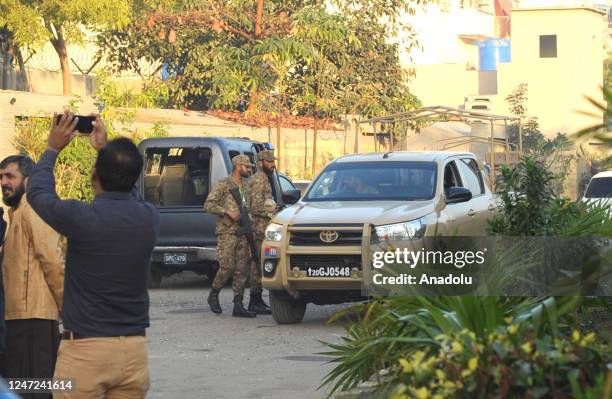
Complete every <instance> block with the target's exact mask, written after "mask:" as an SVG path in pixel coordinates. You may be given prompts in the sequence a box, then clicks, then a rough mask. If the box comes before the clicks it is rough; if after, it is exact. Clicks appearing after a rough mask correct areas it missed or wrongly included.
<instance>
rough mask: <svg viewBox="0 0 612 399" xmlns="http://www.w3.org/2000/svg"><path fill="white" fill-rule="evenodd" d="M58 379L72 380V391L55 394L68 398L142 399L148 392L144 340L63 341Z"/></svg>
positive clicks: (98, 339)
mask: <svg viewBox="0 0 612 399" xmlns="http://www.w3.org/2000/svg"><path fill="white" fill-rule="evenodd" d="M54 377H55V378H71V379H73V381H74V388H73V390H72V391H70V392H55V393H54V394H53V397H54V398H60V399H63V398H66V399H139V398H144V397H145V395H146V394H147V391H148V390H149V365H148V357H147V348H146V339H145V337H108V338H85V339H74V340H73V339H70V340H69V339H63V340H62V342H61V343H60V347H59V352H58V359H57V364H56V366H55V375H54Z"/></svg>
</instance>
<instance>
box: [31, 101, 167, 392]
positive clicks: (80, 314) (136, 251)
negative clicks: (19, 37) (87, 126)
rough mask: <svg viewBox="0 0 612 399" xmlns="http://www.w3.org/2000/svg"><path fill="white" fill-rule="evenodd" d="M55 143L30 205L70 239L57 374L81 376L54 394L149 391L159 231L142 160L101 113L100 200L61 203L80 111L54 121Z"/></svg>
mask: <svg viewBox="0 0 612 399" xmlns="http://www.w3.org/2000/svg"><path fill="white" fill-rule="evenodd" d="M53 120H54V123H53V126H52V128H51V132H50V134H49V139H48V142H47V150H46V151H45V153H44V154H43V155H42V157H41V159H40V161H39V162H38V164H37V165H36V166H35V167H34V169H33V171H32V175H31V177H30V182H29V185H28V199H29V200H30V203H31V204H32V208H33V209H34V210H35V211H36V213H38V214H39V215H40V217H41V218H42V219H43V220H44V221H45V222H47V223H48V224H49V225H50V226H51V227H53V228H54V229H55V230H57V231H58V232H59V233H60V234H62V235H64V236H66V238H67V239H68V249H67V254H66V276H65V287H64V308H63V313H62V319H63V324H64V329H65V330H64V332H63V333H62V334H61V336H62V341H61V344H60V349H59V355H58V360H57V365H56V369H55V375H54V377H55V378H62V379H68V378H70V379H73V380H74V389H73V390H72V391H63V392H56V393H55V394H54V397H55V398H79V399H87V398H101V397H125V398H143V397H145V395H146V393H147V391H148V389H149V369H148V356H147V349H146V339H145V329H146V328H147V327H149V296H148V292H147V281H148V276H149V272H150V269H149V267H150V265H149V262H150V259H151V252H152V251H153V246H154V245H155V241H156V238H157V233H158V230H159V214H158V211H157V209H156V208H155V206H153V205H151V204H149V203H147V202H144V201H140V200H139V199H138V198H137V193H136V190H135V184H136V181H137V180H138V177H139V175H140V172H141V169H142V166H143V160H142V156H141V155H140V153H139V152H138V149H137V147H136V146H135V145H134V143H133V142H132V141H131V140H129V139H127V138H118V139H115V140H112V141H110V142H107V133H106V129H105V127H104V124H103V123H102V120H101V119H100V117H96V118H95V121H94V123H93V130H92V132H91V134H90V141H91V144H92V146H93V147H94V148H95V149H96V150H97V151H98V156H97V159H96V163H95V165H94V168H93V171H92V179H91V181H92V186H93V189H94V192H95V194H96V197H95V199H94V201H93V202H92V203H87V202H82V201H75V200H61V199H59V198H58V197H57V193H56V191H55V179H54V175H53V168H54V165H55V162H56V159H57V156H58V154H59V153H60V152H61V151H62V150H63V149H64V148H65V147H66V146H67V145H68V144H69V143H70V141H71V140H72V139H73V138H74V137H75V136H76V135H77V133H78V132H77V130H76V126H77V124H78V118H76V117H75V116H74V115H73V114H71V113H64V114H63V115H62V116H61V117H60V118H59V119H56V118H54V119H53Z"/></svg>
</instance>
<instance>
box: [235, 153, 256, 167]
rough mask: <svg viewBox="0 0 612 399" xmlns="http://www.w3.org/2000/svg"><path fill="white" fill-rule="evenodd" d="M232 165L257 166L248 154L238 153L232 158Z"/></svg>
mask: <svg viewBox="0 0 612 399" xmlns="http://www.w3.org/2000/svg"><path fill="white" fill-rule="evenodd" d="M232 165H234V166H238V165H247V166H255V165H253V164H252V163H251V160H250V159H249V157H247V156H246V155H236V156H235V157H234V158H232Z"/></svg>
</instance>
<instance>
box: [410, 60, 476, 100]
mask: <svg viewBox="0 0 612 399" xmlns="http://www.w3.org/2000/svg"><path fill="white" fill-rule="evenodd" d="M415 73H416V77H415V79H414V80H413V81H412V83H411V84H410V91H411V92H412V93H413V94H415V95H416V96H417V97H418V98H419V100H421V102H422V103H423V105H424V106H428V105H447V106H451V107H459V106H462V105H463V103H464V99H465V96H467V95H470V94H478V71H476V70H471V71H469V70H467V69H466V64H465V63H462V64H438V65H417V66H416V67H415Z"/></svg>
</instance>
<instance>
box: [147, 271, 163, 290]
mask: <svg viewBox="0 0 612 399" xmlns="http://www.w3.org/2000/svg"><path fill="white" fill-rule="evenodd" d="M161 282H162V274H161V272H160V271H159V270H156V269H155V268H152V269H151V273H150V275H149V288H159V287H161Z"/></svg>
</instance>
